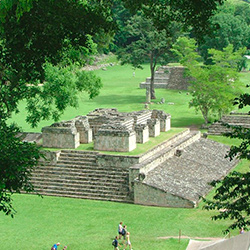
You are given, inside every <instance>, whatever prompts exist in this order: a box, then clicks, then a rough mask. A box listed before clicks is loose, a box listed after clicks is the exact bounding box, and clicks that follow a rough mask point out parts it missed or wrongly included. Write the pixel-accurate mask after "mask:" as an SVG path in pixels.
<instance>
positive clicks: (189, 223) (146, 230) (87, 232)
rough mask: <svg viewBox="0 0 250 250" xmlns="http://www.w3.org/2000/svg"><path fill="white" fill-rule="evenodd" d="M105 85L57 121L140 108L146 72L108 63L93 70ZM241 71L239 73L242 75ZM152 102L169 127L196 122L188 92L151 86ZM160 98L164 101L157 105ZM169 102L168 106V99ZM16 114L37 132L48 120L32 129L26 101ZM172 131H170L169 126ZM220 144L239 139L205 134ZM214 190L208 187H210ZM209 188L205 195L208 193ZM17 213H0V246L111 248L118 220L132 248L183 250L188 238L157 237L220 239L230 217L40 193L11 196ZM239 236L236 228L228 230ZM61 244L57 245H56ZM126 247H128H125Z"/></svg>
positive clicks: (18, 120)
mask: <svg viewBox="0 0 250 250" xmlns="http://www.w3.org/2000/svg"><path fill="white" fill-rule="evenodd" d="M96 73H97V75H99V76H101V77H102V80H103V83H104V87H103V89H102V91H101V94H100V96H98V97H97V98H95V99H94V100H88V98H87V97H86V95H84V94H83V95H79V100H80V104H79V108H77V109H73V108H68V109H67V110H66V112H65V114H64V115H63V117H62V120H68V119H72V118H74V117H75V116H77V115H86V114H87V113H88V112H89V111H92V110H93V109H95V108H99V107H100V108H101V107H102V108H117V109H118V110H119V111H133V110H141V109H143V108H144V102H145V90H144V89H140V88H139V87H138V86H139V83H140V82H142V81H144V80H145V78H146V77H147V76H149V68H148V67H145V69H144V70H137V71H136V74H135V77H133V70H132V68H131V67H130V66H114V67H109V68H108V70H107V71H103V70H98V71H96ZM243 74H244V75H243ZM242 78H243V80H244V82H247V81H249V78H250V73H242ZM156 96H157V98H158V99H157V100H155V101H154V103H153V104H151V105H150V108H151V109H162V110H164V111H166V112H167V113H170V114H171V116H172V127H185V126H190V125H192V124H196V125H198V126H199V125H201V124H202V123H203V119H202V116H201V114H196V113H195V111H194V109H189V108H188V101H189V100H190V98H191V97H190V95H187V92H186V91H177V90H176V91H175V90H164V89H161V90H158V89H157V90H156ZM161 98H165V100H166V103H165V104H161V105H160V104H157V102H158V101H160V99H161ZM169 102H170V103H174V105H169V104H168V103H169ZM20 111H21V112H20V113H19V114H17V115H15V116H13V118H12V121H15V122H16V123H18V124H19V125H20V126H22V127H23V129H24V131H41V128H42V127H43V126H46V125H50V124H51V123H52V121H45V122H42V123H41V124H40V125H39V127H38V128H35V129H31V128H30V127H29V125H28V124H26V123H25V116H26V113H25V103H20ZM173 131H174V130H173ZM210 138H212V139H216V140H219V141H223V143H226V144H229V145H230V144H231V143H232V142H233V143H238V142H237V141H229V140H230V139H225V138H222V137H214V138H213V137H210ZM248 165H249V164H248V162H246V161H245V162H244V161H243V162H241V163H240V164H239V165H238V166H237V170H241V171H246V170H248V169H249V166H248ZM212 192H213V191H212ZM212 192H211V193H210V194H209V196H211V195H212ZM13 198H14V202H13V203H14V204H13V205H14V207H15V208H16V210H17V214H16V216H15V218H14V219H12V218H11V217H8V216H5V215H3V213H1V214H0V249H1V250H7V249H11V248H13V249H20V250H28V249H32V248H36V249H39V250H48V249H50V247H51V246H52V244H53V243H56V242H58V241H59V242H61V243H62V245H68V249H69V250H70V249H72V250H88V249H91V250H102V249H105V250H106V249H107V250H108V249H112V245H111V242H112V238H113V237H114V236H115V235H116V234H117V226H118V223H119V222H120V221H123V222H124V223H125V224H127V226H128V230H129V231H130V232H131V242H132V245H133V249H135V250H152V249H156V250H184V249H186V246H187V244H188V240H187V239H181V241H180V243H179V242H178V239H175V238H170V239H164V240H160V239H157V237H164V236H176V237H178V234H179V230H181V232H182V235H186V236H189V237H191V238H192V237H223V236H224V235H223V234H222V231H223V229H225V228H226V227H227V225H229V223H230V221H224V220H223V221H212V220H211V215H213V214H214V213H215V212H214V211H205V210H203V209H202V203H201V204H200V206H199V207H198V208H195V209H182V208H175V209H173V208H158V207H146V206H139V205H132V204H121V203H114V202H99V201H91V200H81V199H69V198H57V197H44V198H43V199H42V198H40V197H37V196H35V195H24V194H22V195H14V197H13ZM232 234H238V230H236V231H234V232H232ZM62 248H63V247H62V246H60V247H59V249H62ZM120 249H122V248H120ZM127 249H128V248H127Z"/></svg>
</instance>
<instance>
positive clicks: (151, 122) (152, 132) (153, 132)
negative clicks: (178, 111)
mask: <svg viewBox="0 0 250 250" xmlns="http://www.w3.org/2000/svg"><path fill="white" fill-rule="evenodd" d="M147 124H148V129H149V137H156V136H158V135H160V130H161V127H160V121H159V120H158V119H154V118H152V119H148V121H147Z"/></svg>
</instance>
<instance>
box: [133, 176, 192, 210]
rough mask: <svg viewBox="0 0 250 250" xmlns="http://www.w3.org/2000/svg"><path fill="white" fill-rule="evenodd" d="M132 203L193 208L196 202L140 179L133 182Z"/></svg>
mask: <svg viewBox="0 0 250 250" xmlns="http://www.w3.org/2000/svg"><path fill="white" fill-rule="evenodd" d="M134 203H135V204H141V205H147V206H162V207H183V208H193V207H195V206H196V203H194V202H192V201H189V200H186V199H183V198H181V197H178V196H174V195H171V194H170V193H167V192H164V191H162V190H160V189H157V188H154V187H151V186H148V185H146V184H143V183H141V182H140V181H135V182H134Z"/></svg>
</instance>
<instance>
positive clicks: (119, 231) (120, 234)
mask: <svg viewBox="0 0 250 250" xmlns="http://www.w3.org/2000/svg"><path fill="white" fill-rule="evenodd" d="M122 228H123V227H122V221H121V222H120V223H119V225H118V234H119V239H121V237H122Z"/></svg>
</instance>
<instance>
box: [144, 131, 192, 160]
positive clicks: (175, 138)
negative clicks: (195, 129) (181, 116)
mask: <svg viewBox="0 0 250 250" xmlns="http://www.w3.org/2000/svg"><path fill="white" fill-rule="evenodd" d="M189 134H190V129H185V130H183V131H182V132H180V133H178V134H176V135H175V136H173V137H172V138H170V139H169V140H167V141H164V142H162V143H161V144H159V145H157V146H156V147H154V148H153V149H151V150H150V151H148V152H147V153H146V154H144V155H143V156H142V157H141V161H145V160H147V159H150V158H152V157H153V156H154V155H155V154H156V153H158V152H161V151H162V150H165V149H167V148H169V147H170V148H173V147H174V146H173V145H175V143H176V142H177V141H180V140H182V138H185V137H186V136H187V135H189Z"/></svg>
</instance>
